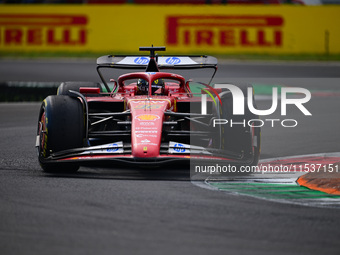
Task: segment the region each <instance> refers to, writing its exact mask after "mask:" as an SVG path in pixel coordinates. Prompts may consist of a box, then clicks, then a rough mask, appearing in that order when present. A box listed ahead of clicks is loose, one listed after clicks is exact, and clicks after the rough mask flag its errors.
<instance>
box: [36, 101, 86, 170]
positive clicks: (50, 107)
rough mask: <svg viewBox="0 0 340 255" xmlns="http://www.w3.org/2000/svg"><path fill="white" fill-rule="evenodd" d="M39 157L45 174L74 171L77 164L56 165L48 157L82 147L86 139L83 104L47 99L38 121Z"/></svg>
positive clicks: (77, 167)
mask: <svg viewBox="0 0 340 255" xmlns="http://www.w3.org/2000/svg"><path fill="white" fill-rule="evenodd" d="M37 135H38V136H39V146H38V158H39V163H40V165H41V167H42V169H43V170H44V171H46V172H75V171H77V170H78V169H79V165H78V164H73V163H72V164H69V163H56V162H54V161H52V162H51V161H49V160H48V158H49V157H50V156H51V155H52V154H53V153H56V152H60V151H63V150H68V149H74V148H80V147H83V144H84V138H85V124H84V110H83V105H82V103H81V102H80V101H79V100H78V99H76V98H72V97H69V96H64V95H60V96H56V95H54V96H48V97H47V98H46V99H45V100H44V101H43V103H42V105H41V108H40V114H39V121H38V131H37Z"/></svg>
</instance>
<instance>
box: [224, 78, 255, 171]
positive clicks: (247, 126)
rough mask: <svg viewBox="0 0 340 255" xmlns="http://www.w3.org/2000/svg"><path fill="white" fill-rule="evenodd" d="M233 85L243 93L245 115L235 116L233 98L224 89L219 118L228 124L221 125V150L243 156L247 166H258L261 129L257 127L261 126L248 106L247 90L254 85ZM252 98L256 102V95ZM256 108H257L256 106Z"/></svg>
mask: <svg viewBox="0 0 340 255" xmlns="http://www.w3.org/2000/svg"><path fill="white" fill-rule="evenodd" d="M233 85H235V86H237V87H238V88H240V89H241V90H242V92H243V95H244V115H234V114H233V96H232V94H231V93H230V91H229V90H228V89H224V88H223V89H222V93H220V97H221V100H222V106H221V107H220V109H219V118H221V119H226V120H227V121H228V123H227V124H224V125H220V128H221V130H220V132H221V143H220V145H221V149H222V150H225V151H229V152H233V153H235V154H240V155H243V160H244V162H246V163H245V165H250V166H256V165H257V164H258V162H259V158H260V148H261V128H260V127H256V126H259V123H256V120H257V119H259V116H257V115H255V114H253V113H251V112H250V110H249V108H248V104H247V99H248V98H247V88H248V87H251V88H252V85H250V84H235V83H234V84H233ZM252 96H253V102H254V93H253V95H252ZM254 107H255V108H256V105H254ZM252 120H253V121H252ZM231 123H233V125H231Z"/></svg>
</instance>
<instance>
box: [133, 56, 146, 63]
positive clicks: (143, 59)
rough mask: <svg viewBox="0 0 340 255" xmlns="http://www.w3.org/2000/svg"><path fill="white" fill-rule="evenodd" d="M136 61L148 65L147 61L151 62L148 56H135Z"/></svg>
mask: <svg viewBox="0 0 340 255" xmlns="http://www.w3.org/2000/svg"><path fill="white" fill-rule="evenodd" d="M134 62H135V63H136V64H137V65H146V64H147V63H149V58H146V57H138V58H135V60H134Z"/></svg>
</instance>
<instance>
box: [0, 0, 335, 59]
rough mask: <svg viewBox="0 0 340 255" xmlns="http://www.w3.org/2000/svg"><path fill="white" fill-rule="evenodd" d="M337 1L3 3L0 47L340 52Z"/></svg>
mask: <svg viewBox="0 0 340 255" xmlns="http://www.w3.org/2000/svg"><path fill="white" fill-rule="evenodd" d="M339 24H340V6H269V5H268V6H267V5H265V6H263V5H260V6H246V7H245V6H221V5H219V6H215V5H211V6H210V5H208V6H207V5H203V6H202V5H167V6H166V7H164V6H157V5H72V6H70V5H1V8H0V52H1V51H54V52H55V51H77V52H82V51H84V52H85V51H90V52H108V53H111V52H112V53H115V54H116V53H137V50H138V47H139V46H150V45H151V44H153V45H157V46H158V45H162V46H163V45H164V46H167V53H182V54H190V53H202V52H204V53H205V54H225V53H275V54H281V53H282V54H295V53H296V54H298V53H311V54H335V53H340V29H339Z"/></svg>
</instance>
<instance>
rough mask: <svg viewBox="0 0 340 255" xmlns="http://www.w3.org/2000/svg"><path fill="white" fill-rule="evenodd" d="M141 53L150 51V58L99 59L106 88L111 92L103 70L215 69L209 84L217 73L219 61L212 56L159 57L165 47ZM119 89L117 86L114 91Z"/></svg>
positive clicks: (143, 49)
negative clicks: (159, 52) (158, 52)
mask: <svg viewBox="0 0 340 255" xmlns="http://www.w3.org/2000/svg"><path fill="white" fill-rule="evenodd" d="M139 50H140V51H150V55H149V56H122V55H116V56H113V55H106V56H102V57H99V58H98V59H97V72H98V74H99V76H100V79H101V80H102V81H103V83H104V86H105V87H106V89H107V90H108V91H110V89H109V86H108V85H107V83H106V81H105V79H104V77H103V75H102V73H101V72H100V70H99V69H101V68H118V69H144V70H145V72H159V70H160V69H198V68H213V69H214V70H215V71H214V73H213V75H212V77H211V79H210V82H209V84H210V83H211V81H212V79H213V78H214V76H215V74H216V71H217V59H216V58H214V57H211V56H199V55H198V56H166V55H162V56H158V54H155V52H156V51H165V47H164V46H162V47H153V45H152V47H140V48H139ZM116 87H117V84H116V85H115V87H114V89H113V91H114V90H115V88H116Z"/></svg>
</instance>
